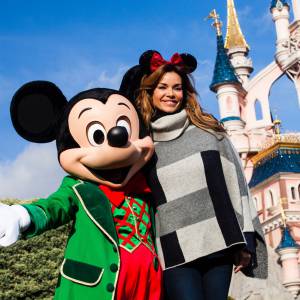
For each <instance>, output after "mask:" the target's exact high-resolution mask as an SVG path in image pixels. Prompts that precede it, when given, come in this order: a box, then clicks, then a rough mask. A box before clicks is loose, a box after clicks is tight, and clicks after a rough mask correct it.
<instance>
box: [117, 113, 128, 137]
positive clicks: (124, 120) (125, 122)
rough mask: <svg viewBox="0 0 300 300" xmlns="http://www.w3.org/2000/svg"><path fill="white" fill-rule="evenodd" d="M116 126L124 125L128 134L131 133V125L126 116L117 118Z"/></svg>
mask: <svg viewBox="0 0 300 300" xmlns="http://www.w3.org/2000/svg"><path fill="white" fill-rule="evenodd" d="M117 126H120V127H125V129H126V131H127V133H128V136H130V135H131V125H130V121H129V119H128V118H127V117H121V118H119V120H118V121H117Z"/></svg>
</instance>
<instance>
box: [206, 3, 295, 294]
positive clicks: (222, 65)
mask: <svg viewBox="0 0 300 300" xmlns="http://www.w3.org/2000/svg"><path fill="white" fill-rule="evenodd" d="M292 12H293V20H292V22H290V19H291V13H292ZM270 17H272V19H273V21H274V25H275V28H276V36H277V40H276V49H275V55H274V61H273V62H272V63H271V64H269V65H268V66H266V67H265V68H264V69H263V70H261V71H260V72H259V73H258V74H257V75H256V76H254V77H253V78H250V75H251V73H252V71H253V66H252V61H251V59H250V58H249V50H250V48H249V46H248V44H247V42H246V39H245V37H244V35H243V33H242V30H241V27H240V25H239V21H238V16H237V13H236V9H235V5H234V1H233V0H227V32H226V37H225V40H224V39H223V35H222V30H221V27H222V24H221V21H220V19H219V16H218V15H217V13H216V11H215V10H213V11H212V12H211V13H210V15H209V18H212V19H214V23H213V26H214V27H215V28H216V33H217V56H216V62H215V69H214V75H213V79H212V83H211V85H210V89H211V90H212V91H213V92H215V93H216V97H217V101H218V105H219V112H220V119H221V122H222V123H223V125H224V127H225V128H226V130H227V132H228V134H229V136H230V138H231V141H232V142H233V144H234V146H235V147H236V149H237V151H238V152H239V154H240V157H241V159H242V164H243V167H244V169H245V174H246V178H247V180H248V183H249V187H250V189H251V193H252V195H253V199H254V202H255V205H256V208H257V211H258V215H259V219H260V222H261V224H262V227H263V231H264V233H265V237H266V242H267V244H268V245H269V246H270V247H272V248H273V249H274V251H276V253H277V254H278V255H279V261H280V264H281V267H282V284H283V285H284V287H286V288H287V290H288V291H289V292H291V293H292V295H293V296H294V298H295V299H296V298H297V295H298V294H299V292H300V266H299V261H300V251H299V249H300V133H295V134H281V133H280V120H278V119H275V120H273V119H272V114H271V112H270V105H269V94H270V90H271V87H272V85H273V84H274V82H275V81H276V80H277V79H279V78H280V77H281V76H288V78H289V79H291V80H292V82H293V83H294V86H295V88H296V91H297V95H298V101H299V105H300V1H299V0H292V1H291V4H289V3H288V1H287V0H272V1H271V3H270Z"/></svg>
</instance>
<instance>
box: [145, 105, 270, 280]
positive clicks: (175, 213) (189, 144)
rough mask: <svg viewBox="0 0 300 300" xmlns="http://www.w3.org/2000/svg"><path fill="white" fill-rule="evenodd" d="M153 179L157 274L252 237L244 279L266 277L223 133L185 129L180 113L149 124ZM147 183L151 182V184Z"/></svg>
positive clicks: (243, 187)
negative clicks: (154, 159)
mask: <svg viewBox="0 0 300 300" xmlns="http://www.w3.org/2000/svg"><path fill="white" fill-rule="evenodd" d="M152 131H153V140H154V142H155V149H156V154H157V164H156V168H157V171H156V172H157V174H156V173H155V171H153V172H152V175H153V174H155V176H151V181H149V184H150V185H151V188H152V191H153V194H154V199H155V201H156V215H155V218H156V236H157V247H158V254H159V257H160V261H161V263H162V266H163V269H168V268H172V267H175V266H178V265H182V264H184V263H186V262H190V261H193V260H195V259H197V258H199V257H203V256H206V255H209V254H211V253H215V252H217V251H220V250H223V249H230V248H232V247H235V246H236V245H239V244H240V245H241V246H243V245H246V239H245V236H246V235H247V234H248V233H251V234H252V237H253V236H255V239H256V241H255V244H256V245H255V246H256V257H257V264H255V265H253V266H252V268H250V271H249V268H248V273H247V274H246V275H249V276H254V277H258V278H266V277H267V252H266V246H265V241H264V236H263V233H262V231H261V226H260V223H259V220H258V217H257V213H256V210H255V208H254V205H253V202H252V199H251V196H250V194H249V189H248V185H247V183H246V180H245V177H244V174H243V169H242V167H241V164H240V159H239V156H238V154H237V153H236V152H235V150H234V148H233V146H232V144H231V142H230V141H229V139H228V138H227V137H226V136H225V134H218V133H215V132H208V131H205V130H202V129H199V128H197V127H195V126H194V125H191V124H190V123H189V121H188V119H187V115H186V112H185V110H182V111H180V112H179V113H176V114H172V115H166V116H163V117H161V118H159V119H158V120H156V121H155V122H153V123H152ZM151 182H152V183H151Z"/></svg>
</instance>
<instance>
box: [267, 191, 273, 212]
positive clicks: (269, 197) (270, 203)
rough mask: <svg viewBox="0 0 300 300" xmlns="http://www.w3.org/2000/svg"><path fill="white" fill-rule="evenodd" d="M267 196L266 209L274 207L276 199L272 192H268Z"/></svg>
mask: <svg viewBox="0 0 300 300" xmlns="http://www.w3.org/2000/svg"><path fill="white" fill-rule="evenodd" d="M266 196H267V197H266V208H269V207H272V206H274V198H273V193H272V191H268V193H267V195H266Z"/></svg>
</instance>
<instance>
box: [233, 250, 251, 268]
mask: <svg viewBox="0 0 300 300" xmlns="http://www.w3.org/2000/svg"><path fill="white" fill-rule="evenodd" d="M250 262H251V254H250V253H249V252H248V251H246V250H240V251H238V252H237V253H236V254H235V265H236V266H235V267H234V273H237V272H239V271H241V269H243V268H245V267H247V266H249V264H250Z"/></svg>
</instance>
